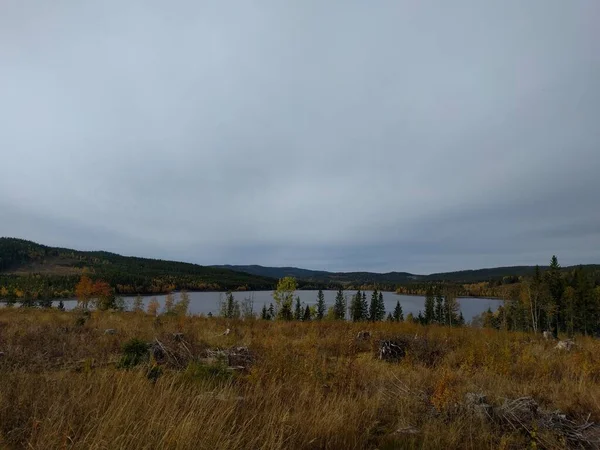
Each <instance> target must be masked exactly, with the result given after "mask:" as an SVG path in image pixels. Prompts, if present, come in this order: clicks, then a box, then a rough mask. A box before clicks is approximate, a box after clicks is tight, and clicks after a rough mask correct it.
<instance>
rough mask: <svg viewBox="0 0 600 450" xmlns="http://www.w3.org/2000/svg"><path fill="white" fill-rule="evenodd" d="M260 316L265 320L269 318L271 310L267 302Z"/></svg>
mask: <svg viewBox="0 0 600 450" xmlns="http://www.w3.org/2000/svg"><path fill="white" fill-rule="evenodd" d="M260 318H261V319H263V320H269V310H268V309H267V304H266V303H265V304H264V305H263V307H262V311H261V313H260Z"/></svg>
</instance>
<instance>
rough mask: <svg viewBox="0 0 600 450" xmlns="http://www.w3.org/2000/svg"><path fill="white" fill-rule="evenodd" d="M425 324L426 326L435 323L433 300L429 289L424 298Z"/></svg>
mask: <svg viewBox="0 0 600 450" xmlns="http://www.w3.org/2000/svg"><path fill="white" fill-rule="evenodd" d="M425 322H427V323H428V324H429V323H433V322H435V299H434V297H433V291H432V290H431V288H429V289H427V296H426V297H425Z"/></svg>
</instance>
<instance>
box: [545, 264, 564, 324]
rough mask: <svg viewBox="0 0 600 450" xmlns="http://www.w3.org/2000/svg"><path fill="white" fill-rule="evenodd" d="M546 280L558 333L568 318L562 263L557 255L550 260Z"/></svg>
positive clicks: (553, 319) (553, 321)
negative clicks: (565, 307)
mask: <svg viewBox="0 0 600 450" xmlns="http://www.w3.org/2000/svg"><path fill="white" fill-rule="evenodd" d="M545 281H546V284H547V285H548V290H549V292H550V298H551V301H552V309H551V311H552V314H551V316H552V323H553V328H554V333H555V335H557V334H558V332H559V331H560V330H564V329H565V325H566V320H565V311H564V302H563V291H564V283H563V279H562V276H561V273H560V264H558V258H557V257H556V256H555V255H553V256H552V259H551V260H550V268H549V269H548V271H547V272H546V273H545Z"/></svg>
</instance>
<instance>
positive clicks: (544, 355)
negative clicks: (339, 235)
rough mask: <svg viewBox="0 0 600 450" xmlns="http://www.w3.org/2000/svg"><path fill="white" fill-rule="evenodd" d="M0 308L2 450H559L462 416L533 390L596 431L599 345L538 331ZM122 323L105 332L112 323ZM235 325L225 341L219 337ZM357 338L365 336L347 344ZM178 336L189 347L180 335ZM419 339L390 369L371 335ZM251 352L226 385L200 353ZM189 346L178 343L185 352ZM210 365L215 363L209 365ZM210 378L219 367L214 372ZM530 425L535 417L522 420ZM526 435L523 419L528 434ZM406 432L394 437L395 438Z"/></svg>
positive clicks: (550, 437)
mask: <svg viewBox="0 0 600 450" xmlns="http://www.w3.org/2000/svg"><path fill="white" fill-rule="evenodd" d="M77 318H78V316H77V315H76V314H75V313H61V312H58V311H24V310H16V309H13V310H0V351H1V352H4V356H2V357H0V448H2V449H4V448H7V449H20V448H28V449H55V448H60V449H63V448H69V449H71V448H72V449H131V450H135V449H161V448H164V449H171V448H173V449H228V448H230V449H238V448H251V449H294V448H301V449H313V448H314V449H319V448H328V449H353V448H379V449H392V448H401V449H402V448H407V449H408V448H447V449H450V448H467V449H469V448H470V449H486V448H505V449H508V448H515V449H517V448H526V447H532V445H534V444H535V445H537V448H568V447H569V446H572V445H573V444H572V443H568V442H566V441H565V439H564V438H563V437H561V436H560V435H559V434H556V433H554V434H553V433H552V432H546V431H544V430H539V431H538V432H534V433H531V432H527V431H526V430H525V428H519V427H515V428H514V429H507V428H506V427H503V426H501V424H497V423H494V422H493V421H487V420H484V419H481V418H478V417H476V416H474V415H473V414H471V413H470V412H469V411H468V410H467V409H465V407H464V398H465V394H466V393H468V392H482V393H484V394H485V395H486V396H487V401H488V402H490V403H492V405H502V403H503V402H504V400H505V399H516V398H520V397H524V396H531V397H533V399H535V401H536V402H537V403H539V405H540V406H541V407H543V408H546V409H548V410H556V409H560V410H561V411H562V412H563V413H565V414H567V415H568V417H569V420H573V421H579V420H580V421H584V420H585V419H586V418H587V417H588V415H589V420H590V421H597V422H600V403H599V401H600V385H599V383H598V382H599V381H600V342H597V341H594V340H592V339H584V338H581V339H578V340H577V346H576V349H575V350H573V351H572V352H560V351H557V350H555V349H554V348H553V345H552V343H550V342H545V341H543V340H541V339H540V338H538V337H535V336H531V335H526V334H518V333H498V332H494V331H489V330H474V329H466V328H465V329H449V328H440V327H435V326H432V327H427V328H423V327H419V326H417V325H413V324H394V323H378V324H351V323H331V322H323V323H309V324H303V323H270V322H263V321H245V322H243V321H239V322H238V321H236V322H234V321H226V320H222V319H205V318H199V317H161V319H160V320H158V321H157V320H155V319H154V318H152V317H150V316H147V315H144V314H133V313H94V314H92V316H91V317H90V318H89V319H88V320H87V321H85V323H84V324H83V325H81V321H80V324H79V325H77V324H76V322H77V320H76V319H77ZM109 328H111V329H115V330H117V332H116V334H114V335H108V334H105V333H104V330H105V329H109ZM227 328H230V329H231V330H232V332H231V333H230V334H228V335H223V331H224V330H225V329H227ZM363 329H367V330H370V331H371V333H372V338H371V340H370V341H366V342H356V341H355V340H354V337H355V336H356V334H357V333H358V332H359V331H360V330H363ZM173 333H183V342H178V341H177V340H176V339H173ZM415 334H418V335H419V339H418V342H419V344H418V345H414V346H412V347H411V348H410V349H409V351H408V354H407V356H406V358H404V359H403V360H402V361H401V362H399V363H393V364H392V363H387V362H384V361H379V360H378V359H376V358H375V356H374V355H375V353H376V352H375V350H376V346H377V340H378V339H381V338H394V337H398V336H403V337H404V338H406V337H407V336H411V337H413V336H414V335H415ZM133 338H138V339H141V340H143V341H147V342H152V341H154V340H155V339H158V340H159V341H160V342H161V343H163V344H164V345H165V346H166V347H168V348H169V349H172V350H173V351H174V352H176V351H180V352H181V353H180V354H181V355H183V356H182V358H180V359H179V360H178V364H177V365H176V364H172V363H169V362H167V363H166V364H165V365H164V366H163V367H162V374H161V375H160V377H159V378H158V380H156V381H155V382H154V381H152V380H151V379H149V378H148V376H147V374H148V370H149V368H150V367H151V366H152V365H153V361H152V360H150V361H149V362H148V363H145V364H142V365H140V366H137V367H136V368H133V369H129V370H126V369H120V368H118V363H119V360H120V358H121V348H122V345H123V343H125V342H127V341H129V340H130V339H133ZM233 346H247V347H248V348H249V349H250V351H251V352H252V353H253V355H254V356H255V362H254V364H253V365H252V367H251V368H250V369H249V370H248V371H244V372H240V373H236V374H235V375H234V376H231V375H230V372H229V371H227V370H226V369H224V368H223V367H220V366H218V364H217V363H215V362H211V361H210V360H206V359H201V357H204V356H206V355H205V353H206V350H208V349H216V348H220V349H226V348H230V347H233ZM182 348H184V349H185V350H182ZM207 367H208V368H209V369H211V370H208V369H207ZM212 369H214V370H212ZM528 425H529V424H528ZM530 428H531V427H529V426H528V429H530ZM399 430H400V431H399Z"/></svg>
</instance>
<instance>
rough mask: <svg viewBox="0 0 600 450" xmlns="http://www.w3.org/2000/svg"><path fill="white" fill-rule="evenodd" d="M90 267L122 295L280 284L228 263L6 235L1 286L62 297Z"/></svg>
mask: <svg viewBox="0 0 600 450" xmlns="http://www.w3.org/2000/svg"><path fill="white" fill-rule="evenodd" d="M84 270H85V271H87V272H88V273H89V274H90V276H91V277H92V278H101V279H103V280H105V281H107V282H109V283H110V284H111V286H113V287H115V288H116V289H117V292H119V293H122V294H134V293H141V294H150V293H161V292H167V291H169V290H172V289H189V290H228V289H231V290H238V289H253V290H256V289H272V288H273V287H274V286H275V284H276V280H275V279H273V278H269V277H266V276H260V275H252V274H248V273H245V272H235V271H233V270H229V269H224V268H215V267H208V266H200V265H197V264H189V263H183V262H174V261H163V260H158V259H148V258H137V257H132V256H121V255H117V254H115V253H109V252H103V251H78V250H73V249H67V248H57V247H47V246H45V245H41V244H37V243H35V242H31V241H26V240H23V239H15V238H0V288H2V287H3V286H4V287H13V288H19V289H20V290H22V289H23V288H24V289H31V290H32V291H39V290H42V289H47V290H50V291H51V293H50V295H52V296H54V294H52V292H55V291H57V290H59V291H61V296H62V294H65V295H66V294H72V292H73V289H74V286H75V284H76V283H77V280H78V279H79V277H80V276H81V273H83V271H84ZM57 296H58V295H57Z"/></svg>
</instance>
